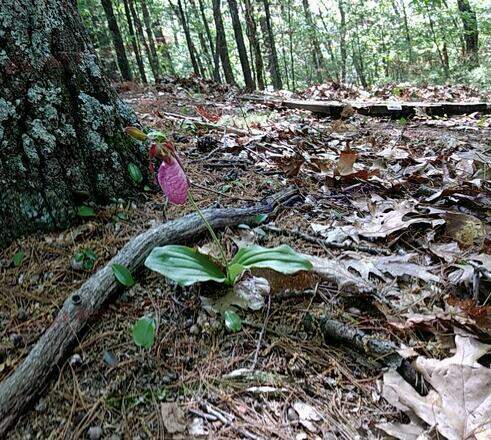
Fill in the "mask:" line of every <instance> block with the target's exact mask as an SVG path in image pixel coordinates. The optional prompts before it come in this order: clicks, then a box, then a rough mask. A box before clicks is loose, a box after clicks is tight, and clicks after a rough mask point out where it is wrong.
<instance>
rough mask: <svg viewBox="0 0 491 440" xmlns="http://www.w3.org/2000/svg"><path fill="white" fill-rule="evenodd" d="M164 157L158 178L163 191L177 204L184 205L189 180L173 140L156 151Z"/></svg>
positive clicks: (170, 200) (159, 155)
mask: <svg viewBox="0 0 491 440" xmlns="http://www.w3.org/2000/svg"><path fill="white" fill-rule="evenodd" d="M156 155H157V157H162V158H163V160H162V163H161V164H160V167H159V171H158V173H157V180H158V182H159V185H160V187H161V188H162V191H163V192H164V194H165V195H166V196H167V198H168V199H169V202H171V203H174V204H175V205H182V204H184V203H186V201H187V199H188V190H189V180H188V178H187V176H186V173H185V172H184V169H183V168H182V165H181V161H180V160H179V156H178V155H177V153H176V151H175V149H174V146H173V145H172V143H171V142H166V143H164V144H163V145H162V149H161V150H160V151H159V152H157V153H156Z"/></svg>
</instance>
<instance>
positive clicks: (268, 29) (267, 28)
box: [261, 0, 283, 90]
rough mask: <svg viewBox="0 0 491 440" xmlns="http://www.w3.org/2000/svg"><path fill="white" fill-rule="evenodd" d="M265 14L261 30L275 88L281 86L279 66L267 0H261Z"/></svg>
mask: <svg viewBox="0 0 491 440" xmlns="http://www.w3.org/2000/svg"><path fill="white" fill-rule="evenodd" d="M263 5H264V13H265V16H264V17H261V30H262V31H263V34H264V35H265V38H266V39H267V41H268V44H267V49H268V50H269V63H268V67H269V72H270V75H271V82H272V83H273V87H274V88H275V89H277V90H279V89H281V88H283V84H282V82H281V75H280V66H279V64H278V54H277V52H276V44H275V40H274V33H273V25H272V24H271V12H270V9H269V0H263Z"/></svg>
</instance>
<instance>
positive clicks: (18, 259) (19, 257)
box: [12, 249, 26, 267]
mask: <svg viewBox="0 0 491 440" xmlns="http://www.w3.org/2000/svg"><path fill="white" fill-rule="evenodd" d="M25 255H26V253H25V252H24V251H23V250H22V249H21V250H20V251H17V252H16V253H15V255H14V256H13V258H12V263H14V266H15V267H19V266H20V265H21V264H22V261H23V260H24V256H25Z"/></svg>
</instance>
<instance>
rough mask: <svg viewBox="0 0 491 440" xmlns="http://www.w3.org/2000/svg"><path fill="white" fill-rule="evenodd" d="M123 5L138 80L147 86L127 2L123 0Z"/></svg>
mask: <svg viewBox="0 0 491 440" xmlns="http://www.w3.org/2000/svg"><path fill="white" fill-rule="evenodd" d="M123 4H124V15H125V17H126V21H127V23H128V32H129V34H130V40H131V47H132V48H133V53H134V54H135V59H136V64H137V66H138V72H139V73H140V78H141V80H142V82H143V83H144V84H147V82H148V81H147V75H146V74H145V66H144V65H143V60H142V56H141V53H140V48H139V47H138V41H137V39H136V35H135V30H134V28H133V21H132V20H131V13H130V8H129V6H128V0H123Z"/></svg>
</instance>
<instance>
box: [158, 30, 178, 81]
mask: <svg viewBox="0 0 491 440" xmlns="http://www.w3.org/2000/svg"><path fill="white" fill-rule="evenodd" d="M154 35H155V42H156V44H157V46H159V45H160V46H161V47H162V53H163V54H164V59H165V60H166V63H164V71H166V72H167V71H169V72H170V73H171V75H175V74H176V72H175V69H174V62H173V60H172V57H171V55H170V51H169V44H168V43H167V40H166V39H165V37H164V32H163V31H162V27H161V25H160V23H159V22H157V23H154Z"/></svg>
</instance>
